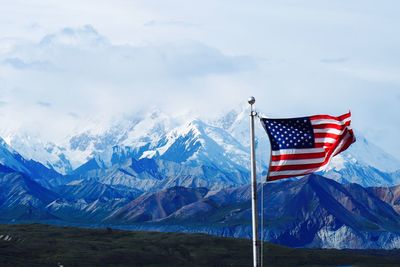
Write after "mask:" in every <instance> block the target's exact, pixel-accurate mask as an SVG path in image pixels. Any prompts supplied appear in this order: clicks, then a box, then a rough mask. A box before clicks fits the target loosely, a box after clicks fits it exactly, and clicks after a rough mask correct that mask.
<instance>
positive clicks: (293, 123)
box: [261, 112, 355, 181]
mask: <svg viewBox="0 0 400 267" xmlns="http://www.w3.org/2000/svg"><path fill="white" fill-rule="evenodd" d="M261 123H262V125H263V127H264V129H265V130H266V131H267V133H268V136H269V140H270V142H271V162H270V168H269V174H268V178H267V179H268V180H269V181H273V180H278V179H283V178H289V177H295V176H301V175H305V174H309V173H313V172H317V171H320V170H322V169H323V168H324V167H326V165H328V163H329V162H330V160H331V159H332V157H334V156H335V155H337V154H339V153H340V152H342V151H344V150H346V149H347V148H348V147H349V146H350V145H351V144H352V143H354V142H355V137H354V134H353V130H352V129H351V127H350V123H351V113H350V112H349V113H346V114H344V115H341V116H339V117H334V116H330V115H315V116H310V117H302V118H291V119H269V118H261Z"/></svg>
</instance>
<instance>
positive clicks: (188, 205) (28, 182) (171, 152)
mask: <svg viewBox="0 0 400 267" xmlns="http://www.w3.org/2000/svg"><path fill="white" fill-rule="evenodd" d="M247 113H248V111H247V110H246V109H244V108H238V109H236V110H232V111H230V112H227V113H226V114H224V115H223V116H221V117H219V118H214V119H208V120H202V119H199V118H192V119H191V118H188V117H185V118H183V117H172V116H168V115H167V114H165V113H163V112H161V111H160V110H154V111H152V112H148V113H147V114H148V116H129V117H125V118H123V119H120V120H116V121H114V122H113V123H112V124H111V125H109V126H107V125H106V126H102V127H97V128H90V127H89V128H85V129H82V130H79V131H76V132H75V133H74V134H73V135H69V136H68V137H66V138H65V140H64V141H62V142H60V143H58V144H54V143H51V142H46V141H43V140H40V139H38V138H33V137H30V136H28V135H23V134H19V133H15V134H10V133H8V135H7V136H5V140H7V142H6V141H4V140H3V139H1V140H0V220H1V221H3V222H21V221H41V222H55V223H74V224H80V225H113V226H119V227H124V228H132V229H153V230H162V231H187V232H206V233H209V234H215V235H221V236H235V237H246V238H249V237H250V236H251V225H250V223H251V216H250V215H251V210H250V192H249V190H250V189H249V185H248V184H249V171H248V166H249V140H248V116H247ZM356 134H357V132H356ZM256 136H257V139H256V144H257V163H258V164H257V165H258V168H257V171H258V173H259V178H260V181H261V180H262V179H263V178H262V177H263V176H264V175H265V174H266V172H267V165H268V160H269V158H268V157H269V143H268V139H267V135H266V134H265V133H264V132H263V129H262V128H261V127H260V126H258V127H257V128H256ZM325 177H326V178H325ZM327 178H330V179H327ZM398 184H400V163H399V161H398V160H397V159H396V158H394V157H393V156H391V155H389V154H388V153H386V152H384V151H383V150H382V149H380V148H379V147H377V146H375V145H374V144H372V143H371V142H369V141H368V140H367V139H366V138H364V137H363V136H362V135H359V134H358V135H357V142H356V143H355V144H353V145H352V147H351V148H350V149H349V150H347V151H345V152H344V153H343V154H341V155H338V156H337V157H335V158H334V160H333V161H332V162H331V164H330V165H329V167H328V168H327V169H326V170H325V171H323V172H320V173H318V174H316V175H310V176H307V177H304V178H302V179H293V180H287V181H284V182H274V183H268V184H264V186H263V187H262V186H261V185H260V188H262V189H263V190H262V192H260V194H261V193H263V196H264V198H263V199H264V201H263V205H264V210H263V214H264V215H265V221H264V222H265V224H264V227H263V229H265V230H264V231H263V235H264V238H265V239H267V240H270V241H273V242H275V243H278V244H283V245H288V246H293V247H334V248H388V249H389V248H398V247H400V243H399V242H400V241H399V240H400V239H399V237H400V236H399V234H398V232H399V229H400V215H399V213H398V211H399V210H400V208H399V203H400V202H399V199H400V190H399V189H398V188H397V187H396V185H398Z"/></svg>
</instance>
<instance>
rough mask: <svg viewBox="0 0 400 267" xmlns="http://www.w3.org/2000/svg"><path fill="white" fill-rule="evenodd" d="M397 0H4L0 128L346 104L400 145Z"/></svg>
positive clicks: (0, 2) (368, 132)
mask: <svg viewBox="0 0 400 267" xmlns="http://www.w3.org/2000/svg"><path fill="white" fill-rule="evenodd" d="M398 10H400V2H399V1H397V0H381V1H374V0H350V1H348V0H347V1H345V0H329V1H321V0H271V1H264V0H262V1H235V0H229V1H224V0H221V1H211V0H202V1H183V0H182V1H173V0H172V1H161V0H158V1H153V0H146V1H123V0H113V1H101V0H96V1H94V0H93V1H88V0H86V1H78V0H70V1H50V0H41V1H39V0H31V1H19V0H10V1H8V0H0V25H1V27H0V123H1V124H2V128H3V129H2V131H1V132H2V133H6V132H7V131H31V132H32V133H35V134H40V135H43V136H44V138H48V139H51V138H53V139H56V138H57V137H60V136H62V135H63V134H65V133H67V132H69V131H71V130H72V129H74V127H76V126H77V125H79V122H82V121H84V120H86V119H87V118H93V119H104V120H106V119H109V118H112V117H115V116H119V115H121V114H126V113H134V112H139V111H140V110H143V109H146V108H148V107H160V108H161V109H163V110H166V111H168V112H170V113H172V114H180V113H182V112H186V111H188V110H191V111H192V112H194V113H195V114H196V113H197V114H199V116H212V115H213V114H218V113H220V112H222V111H224V110H229V109H231V108H235V107H237V106H238V105H240V104H241V103H243V102H245V101H246V99H247V97H248V96H249V95H254V96H255V97H256V98H257V104H258V105H257V107H258V109H259V110H260V111H262V113H264V114H267V115H270V116H279V117H282V116H284V117H287V116H303V115H311V114H318V113H330V114H333V115H334V114H338V115H339V114H341V113H345V112H347V110H349V109H350V110H351V111H352V113H353V124H354V127H355V129H356V131H358V132H359V133H363V134H364V135H365V136H367V137H368V138H369V139H371V140H372V141H373V142H375V143H376V144H378V145H379V146H381V147H383V148H384V149H386V150H387V151H389V152H391V153H392V154H394V155H395V156H396V157H397V158H400V142H399V141H398V131H399V130H400V60H399V59H400V27H399V26H400V16H398Z"/></svg>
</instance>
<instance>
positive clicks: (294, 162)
mask: <svg viewBox="0 0 400 267" xmlns="http://www.w3.org/2000/svg"><path fill="white" fill-rule="evenodd" d="M324 161H325V158H316V159H295V160H279V161H272V162H271V166H280V165H284V166H286V165H303V164H314V163H322V162H324Z"/></svg>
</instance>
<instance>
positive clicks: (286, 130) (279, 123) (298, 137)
mask: <svg viewBox="0 0 400 267" xmlns="http://www.w3.org/2000/svg"><path fill="white" fill-rule="evenodd" d="M261 121H262V123H263V126H264V128H265V129H266V130H267V133H268V135H269V139H270V141H271V148H272V150H279V149H292V148H313V147H314V142H315V140H314V131H313V128H312V125H311V122H310V119H309V118H308V117H305V118H295V119H264V118H263V119H261Z"/></svg>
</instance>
